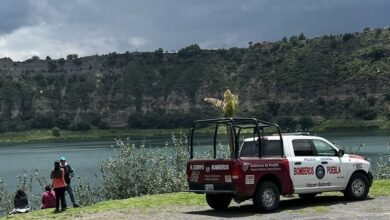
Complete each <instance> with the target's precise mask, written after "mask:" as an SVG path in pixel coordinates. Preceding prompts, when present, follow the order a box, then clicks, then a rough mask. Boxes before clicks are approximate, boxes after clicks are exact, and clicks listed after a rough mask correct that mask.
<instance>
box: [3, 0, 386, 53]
mask: <svg viewBox="0 0 390 220" xmlns="http://www.w3.org/2000/svg"><path fill="white" fill-rule="evenodd" d="M388 9H390V1H388V0H370V1H368V0H294V1H292V0H245V1H239V0H142V1H141V0H140V1H134V0H115V1H107V0H66V1H63V0H61V1H60V0H29V1H27V0H24V1H22V0H18V1H11V0H9V1H7V0H6V1H4V0H2V1H0V12H1V13H0V14H1V15H0V16H1V18H2V19H0V52H1V51H10V52H9V53H11V52H12V54H16V52H15V51H19V50H20V51H23V54H27V55H24V56H28V54H32V53H39V55H41V56H42V55H50V54H53V56H65V55H66V54H67V53H69V52H72V51H73V52H74V53H78V54H79V55H90V54H95V53H99V54H101V53H109V52H113V51H116V52H124V51H127V50H128V51H134V50H138V51H151V50H155V49H158V48H160V47H161V48H163V49H164V50H178V49H180V48H183V47H185V46H188V45H190V44H193V43H197V44H199V45H200V46H201V47H203V48H222V47H224V48H228V47H233V46H238V47H242V46H247V43H248V42H249V41H254V42H256V41H264V40H266V41H276V40H280V39H281V38H282V37H283V36H287V37H289V36H291V35H298V34H299V33H301V32H303V33H304V34H305V35H306V36H309V37H314V36H320V35H324V34H332V33H345V32H355V31H361V30H363V29H364V28H365V27H384V26H387V25H389V21H390V13H388V12H387V11H388ZM12 31H14V32H15V33H14V34H13V35H3V34H5V33H11V32H12ZM28 33H31V34H30V35H29V36H30V38H31V39H24V40H23V41H22V40H20V41H17V39H19V38H22V37H23V36H25V35H26V34H27V35H28ZM2 35H3V36H4V37H3V39H2ZM29 40H31V41H34V42H35V44H31V43H30V42H29ZM37 41H39V42H41V43H39V42H38V44H37V43H36V42H37ZM1 45H3V47H2V46H1ZM9 45H14V47H17V49H18V50H13V49H15V48H12V46H9ZM65 45H66V46H65ZM61 46H62V47H61ZM23 48H24V49H23ZM5 53H6V52H3V53H2V54H1V53H0V57H1V56H4V54H5Z"/></svg>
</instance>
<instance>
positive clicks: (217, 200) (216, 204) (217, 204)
mask: <svg viewBox="0 0 390 220" xmlns="http://www.w3.org/2000/svg"><path fill="white" fill-rule="evenodd" d="M232 198H233V196H232V195H231V194H206V201H207V204H208V205H209V206H210V207H211V208H213V209H215V210H223V209H226V208H227V207H228V206H229V205H230V202H231V201H232Z"/></svg>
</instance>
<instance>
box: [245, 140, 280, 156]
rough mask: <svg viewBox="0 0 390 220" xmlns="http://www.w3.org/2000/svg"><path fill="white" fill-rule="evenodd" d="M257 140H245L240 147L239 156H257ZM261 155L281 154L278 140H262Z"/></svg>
mask: <svg viewBox="0 0 390 220" xmlns="http://www.w3.org/2000/svg"><path fill="white" fill-rule="evenodd" d="M257 143H258V142H257V141H246V142H244V143H243V145H242V147H241V152H240V156H241V157H258V156H259V146H258V145H257ZM261 147H262V148H261V156H262V157H270V156H278V157H280V156H281V155H282V151H281V150H282V148H281V147H280V141H279V140H263V141H262V142H261Z"/></svg>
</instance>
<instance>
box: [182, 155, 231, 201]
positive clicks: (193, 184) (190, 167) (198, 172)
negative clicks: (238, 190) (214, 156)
mask: <svg viewBox="0 0 390 220" xmlns="http://www.w3.org/2000/svg"><path fill="white" fill-rule="evenodd" d="M235 164H236V161H235V160H233V159H225V160H191V161H189V162H188V163H187V177H188V184H189V191H191V192H227V193H228V192H233V190H234V189H233V184H232V181H233V178H234V177H233V176H232V173H233V169H234V167H235Z"/></svg>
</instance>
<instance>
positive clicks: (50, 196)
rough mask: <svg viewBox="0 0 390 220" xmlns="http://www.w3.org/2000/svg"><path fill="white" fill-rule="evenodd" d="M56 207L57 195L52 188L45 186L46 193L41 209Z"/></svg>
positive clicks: (43, 196)
mask: <svg viewBox="0 0 390 220" xmlns="http://www.w3.org/2000/svg"><path fill="white" fill-rule="evenodd" d="M54 207H56V194H55V192H54V191H53V190H52V189H51V186H49V185H46V186H45V192H43V194H42V200H41V209H46V208H54Z"/></svg>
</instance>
